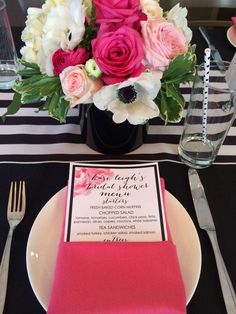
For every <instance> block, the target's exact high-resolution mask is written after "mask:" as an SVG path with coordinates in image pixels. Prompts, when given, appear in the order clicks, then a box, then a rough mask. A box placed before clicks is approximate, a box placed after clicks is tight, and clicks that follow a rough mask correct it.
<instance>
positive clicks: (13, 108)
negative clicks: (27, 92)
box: [2, 93, 22, 121]
mask: <svg viewBox="0 0 236 314" xmlns="http://www.w3.org/2000/svg"><path fill="white" fill-rule="evenodd" d="M20 100H21V95H20V94H18V93H15V94H14V96H13V100H12V102H11V103H10V105H9V106H8V108H7V111H6V112H5V113H4V115H2V120H3V121H5V119H6V116H8V115H12V114H15V113H16V112H17V111H18V110H19V109H20V107H21V105H22V104H21V101H20Z"/></svg>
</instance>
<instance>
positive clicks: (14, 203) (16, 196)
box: [0, 181, 26, 313]
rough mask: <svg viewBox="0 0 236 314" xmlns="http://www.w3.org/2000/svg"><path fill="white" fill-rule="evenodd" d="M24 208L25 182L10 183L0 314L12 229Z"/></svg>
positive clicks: (21, 215)
mask: <svg viewBox="0 0 236 314" xmlns="http://www.w3.org/2000/svg"><path fill="white" fill-rule="evenodd" d="M17 186H18V187H17ZM25 208H26V195H25V182H24V181H20V182H19V184H17V182H11V187H10V192H9V197H8V206H7V219H8V223H9V226H10V228H9V232H8V236H7V240H6V244H5V247H4V251H3V255H2V260H1V265H0V313H3V309H4V304H5V299H6V291H7V279H8V269H9V260H10V250H11V242H12V236H13V232H14V229H15V228H16V226H17V225H18V224H19V223H20V222H21V220H22V219H23V217H24V215H25Z"/></svg>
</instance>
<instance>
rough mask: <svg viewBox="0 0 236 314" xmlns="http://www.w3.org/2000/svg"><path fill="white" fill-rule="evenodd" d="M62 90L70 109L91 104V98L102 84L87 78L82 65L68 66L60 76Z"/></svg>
mask: <svg viewBox="0 0 236 314" xmlns="http://www.w3.org/2000/svg"><path fill="white" fill-rule="evenodd" d="M60 81H61V86H62V90H63V92H64V94H65V96H66V97H65V98H66V100H68V101H70V107H74V106H75V105H78V104H86V103H90V102H92V96H93V94H94V93H95V92H97V91H98V90H99V89H100V88H101V87H102V84H101V82H100V80H92V79H90V78H89V77H88V75H87V73H86V71H85V69H84V66H83V65H76V66H69V67H67V68H66V69H64V70H63V71H62V72H61V74H60Z"/></svg>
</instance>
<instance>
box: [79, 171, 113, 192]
mask: <svg viewBox="0 0 236 314" xmlns="http://www.w3.org/2000/svg"><path fill="white" fill-rule="evenodd" d="M113 176H114V173H113V171H112V170H111V169H106V168H105V169H104V168H80V169H76V171H75V183H74V197H75V196H77V195H81V194H83V195H87V194H89V193H90V192H91V191H92V189H93V188H94V187H95V185H100V184H104V183H105V182H106V181H109V180H110V179H111V178H112V177H113Z"/></svg>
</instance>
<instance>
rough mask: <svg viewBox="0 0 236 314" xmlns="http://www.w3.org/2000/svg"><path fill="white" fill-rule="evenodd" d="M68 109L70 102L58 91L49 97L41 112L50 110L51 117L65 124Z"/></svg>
mask: <svg viewBox="0 0 236 314" xmlns="http://www.w3.org/2000/svg"><path fill="white" fill-rule="evenodd" d="M68 109H69V101H67V100H65V99H64V95H63V93H62V91H61V90H58V91H56V92H54V93H53V95H52V96H50V97H48V99H47V101H46V102H45V103H44V104H43V105H42V106H41V107H40V108H39V111H41V110H48V114H49V116H51V117H52V118H54V119H56V120H59V121H60V122H61V123H65V122H66V115H67V112H68Z"/></svg>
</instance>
